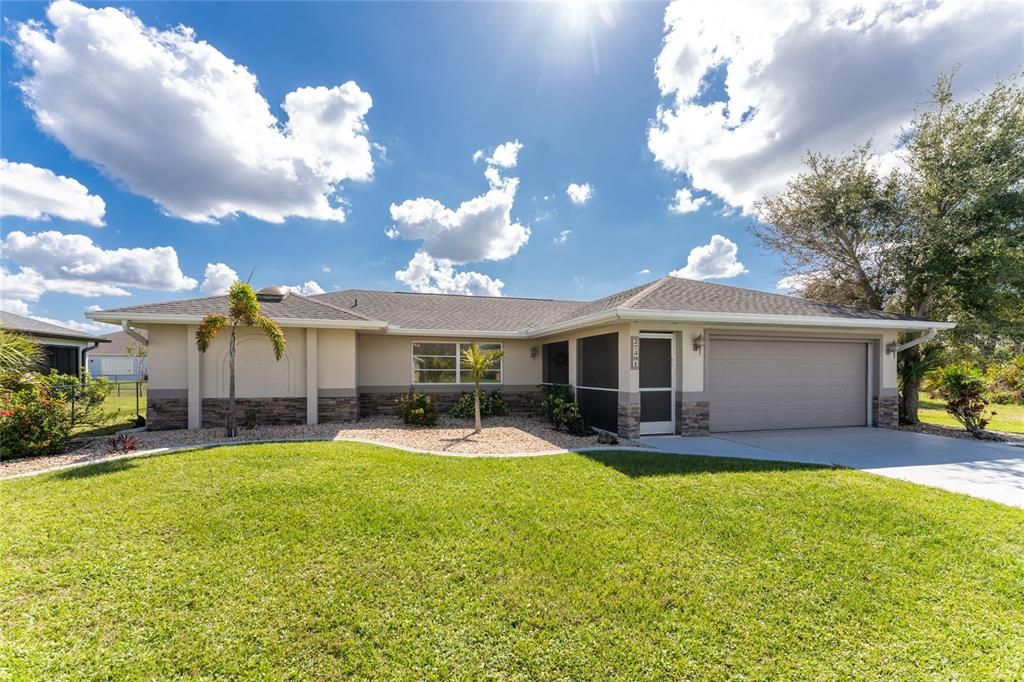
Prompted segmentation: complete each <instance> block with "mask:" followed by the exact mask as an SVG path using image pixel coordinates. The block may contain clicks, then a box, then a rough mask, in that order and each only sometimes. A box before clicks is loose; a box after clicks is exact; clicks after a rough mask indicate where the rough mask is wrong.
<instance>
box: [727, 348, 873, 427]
mask: <svg viewBox="0 0 1024 682" xmlns="http://www.w3.org/2000/svg"><path fill="white" fill-rule="evenodd" d="M708 353H709V356H708V392H709V400H710V402H711V430H712V431H754V430H762V429H793V428H813V427H830V426H863V425H864V424H865V423H866V422H867V417H866V411H867V404H866V396H867V353H866V351H865V344H864V343H863V342H856V343H854V342H851V343H844V342H814V341H793V340H786V341H770V340H763V339H758V340H738V339H715V338H714V336H712V337H711V341H710V343H709V344H708Z"/></svg>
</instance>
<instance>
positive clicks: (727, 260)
mask: <svg viewBox="0 0 1024 682" xmlns="http://www.w3.org/2000/svg"><path fill="white" fill-rule="evenodd" d="M738 251H739V249H738V247H737V246H736V242H734V241H732V240H730V239H727V238H726V237H723V236H722V235H720V234H715V235H711V241H710V242H708V243H707V244H704V245H703V246H697V247H694V248H693V249H691V250H690V255H689V256H688V257H687V258H686V266H685V267H683V268H681V269H679V270H673V271H672V272H670V273H668V274H669V275H671V276H672V277H685V278H687V279H725V278H728V277H735V276H737V275H742V274H743V273H745V272H747V268H746V267H744V265H743V263H741V262H739V261H738V260H737V259H736V255H737V253H738Z"/></svg>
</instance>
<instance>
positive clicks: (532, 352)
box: [530, 346, 537, 358]
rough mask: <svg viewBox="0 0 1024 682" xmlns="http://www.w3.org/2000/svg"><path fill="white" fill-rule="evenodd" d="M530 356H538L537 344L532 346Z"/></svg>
mask: <svg viewBox="0 0 1024 682" xmlns="http://www.w3.org/2000/svg"><path fill="white" fill-rule="evenodd" d="M530 357H531V358H535V357H537V346H533V347H532V348H530Z"/></svg>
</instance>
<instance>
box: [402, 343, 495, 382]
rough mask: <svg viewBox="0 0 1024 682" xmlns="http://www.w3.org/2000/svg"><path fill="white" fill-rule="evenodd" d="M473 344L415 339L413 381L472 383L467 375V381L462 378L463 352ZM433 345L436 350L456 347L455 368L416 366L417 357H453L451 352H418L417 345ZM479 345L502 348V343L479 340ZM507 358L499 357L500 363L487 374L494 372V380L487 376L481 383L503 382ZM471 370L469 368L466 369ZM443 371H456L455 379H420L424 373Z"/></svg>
mask: <svg viewBox="0 0 1024 682" xmlns="http://www.w3.org/2000/svg"><path fill="white" fill-rule="evenodd" d="M472 344H473V342H472V341H413V342H412V353H411V358H412V383H413V384H414V385H418V386H457V385H463V386H464V385H467V384H468V385H472V383H473V382H472V381H471V380H469V378H468V377H467V380H466V381H463V380H462V372H463V369H462V352H463V351H464V350H465V349H466V348H469V346H471V345H472ZM420 345H422V346H433V347H434V348H432V349H430V350H436V347H437V346H454V347H455V355H454V357H455V368H454V369H452V368H447V369H445V368H428V369H421V368H419V367H417V366H416V359H417V358H451V357H453V356H452V355H450V354H445V355H438V354H437V353H417V352H416V346H420ZM477 345H478V346H479V347H480V349H481V350H502V344H501V343H494V342H485V343H480V342H477ZM504 364H505V359H504V358H498V365H497V367H496V368H495V369H493V370H490V371H488V372H487V374H493V375H494V380H493V381H488V380H487V379H486V378H484V379H482V380H481V382H480V383H481V384H501V383H503V381H502V370H503V368H504ZM465 371H467V372H468V371H469V370H465ZM443 373H454V375H455V376H454V381H418V379H420V378H423V377H422V375H423V374H428V375H429V374H443Z"/></svg>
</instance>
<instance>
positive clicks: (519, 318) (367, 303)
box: [313, 289, 583, 332]
mask: <svg viewBox="0 0 1024 682" xmlns="http://www.w3.org/2000/svg"><path fill="white" fill-rule="evenodd" d="M313 298H314V299H316V300H318V301H327V302H329V303H331V304H333V305H335V306H337V307H339V308H344V309H346V310H356V311H359V312H360V313H362V314H363V315H366V316H367V317H369V318H371V319H374V320H386V321H387V322H388V324H390V325H392V326H395V327H402V328H404V329H427V330H446V331H493V332H520V331H524V330H527V329H535V328H537V327H542V326H546V325H549V324H554V323H555V322H558V321H561V320H564V319H566V317H568V316H570V315H573V316H574V314H573V311H575V310H576V309H577V308H579V307H580V306H581V305H583V304H582V303H581V302H580V301H554V300H547V299H539V298H505V297H500V298H499V297H492V296H453V295H448V294H415V293H410V292H403V291H371V290H367V289H349V290H346V291H334V292H331V293H327V294H317V295H316V296H313ZM353 305H355V307H354V308H353Z"/></svg>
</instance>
